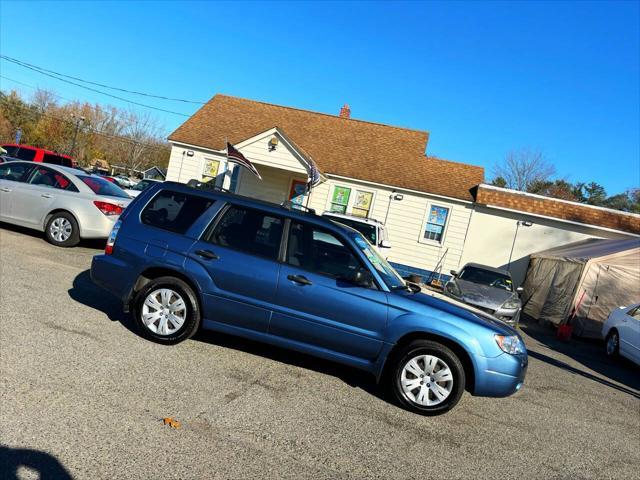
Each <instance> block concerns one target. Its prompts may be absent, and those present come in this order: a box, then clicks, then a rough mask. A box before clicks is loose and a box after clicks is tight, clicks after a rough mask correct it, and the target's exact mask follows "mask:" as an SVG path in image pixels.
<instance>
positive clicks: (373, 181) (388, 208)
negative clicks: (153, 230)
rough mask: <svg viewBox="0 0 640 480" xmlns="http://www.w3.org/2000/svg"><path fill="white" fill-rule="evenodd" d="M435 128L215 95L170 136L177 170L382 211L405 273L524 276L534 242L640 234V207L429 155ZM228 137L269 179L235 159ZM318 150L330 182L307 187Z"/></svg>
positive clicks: (266, 193)
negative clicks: (536, 195) (597, 201)
mask: <svg viewBox="0 0 640 480" xmlns="http://www.w3.org/2000/svg"><path fill="white" fill-rule="evenodd" d="M428 139H429V134H428V133H427V132H424V131H418V130H411V129H406V128H399V127H393V126H388V125H382V124H379V123H372V122H366V121H362V120H355V119H352V118H350V111H349V108H348V107H347V106H346V105H345V107H343V108H342V110H341V111H340V114H339V115H327V114H323V113H316V112H310V111H305V110H300V109H295V108H289V107H282V106H277V105H272V104H267V103H262V102H256V101H252V100H246V99H241V98H236V97H229V96H225V95H216V96H214V97H213V98H212V99H211V100H210V101H209V102H208V103H207V104H206V105H204V106H203V107H202V108H201V109H200V110H199V111H197V112H196V113H195V114H194V115H193V116H192V117H191V118H189V119H188V120H187V121H186V122H185V123H184V124H183V125H181V126H180V127H179V128H178V129H177V130H176V131H175V132H173V133H172V134H171V135H170V137H169V142H170V143H171V145H172V149H171V157H170V161H169V168H168V172H167V180H173V181H179V182H187V181H189V180H191V179H197V180H199V181H211V182H215V184H216V185H218V186H220V187H223V188H226V189H228V190H231V191H233V192H236V193H238V194H241V195H246V196H250V197H255V198H259V199H263V200H268V201H272V202H276V203H281V202H283V201H285V200H292V201H294V202H297V203H301V204H303V205H305V206H308V207H309V208H313V209H315V210H316V211H317V212H318V213H321V212H324V211H327V210H332V211H339V212H343V213H349V214H353V215H360V216H365V217H370V218H375V219H377V220H380V221H382V222H384V223H385V224H386V226H387V230H388V232H389V237H390V238H389V239H390V241H391V244H392V248H390V249H388V250H387V251H385V254H386V256H387V257H388V259H389V261H391V262H392V263H393V264H394V265H395V266H396V267H397V268H398V270H400V271H401V273H404V274H406V273H417V274H420V275H423V276H425V277H427V278H429V277H431V275H432V272H434V271H438V272H442V273H444V274H448V273H449V271H450V270H457V269H459V268H460V267H461V266H462V265H463V264H464V263H466V262H467V261H476V262H479V263H486V264H489V265H493V266H507V265H510V267H511V269H512V270H513V273H514V276H515V278H516V283H518V284H519V283H520V281H521V280H522V278H523V277H524V272H525V271H526V263H527V261H528V254H529V253H532V252H534V251H538V250H541V249H545V248H549V247H550V246H555V245H560V244H564V243H568V242H572V241H575V240H579V239H581V238H585V237H592V236H595V237H600V238H616V237H620V236H629V235H632V236H633V235H638V234H640V216H638V215H631V214H622V213H621V212H614V211H607V212H604V214H598V215H594V214H593V212H592V210H593V208H594V207H586V206H584V205H579V204H575V203H573V202H566V203H571V205H564V204H561V205H560V207H558V204H557V201H555V200H550V199H545V200H544V201H543V200H541V199H532V198H531V197H530V196H528V197H522V198H521V197H520V196H518V195H519V194H518V193H517V192H512V191H509V190H505V189H496V188H495V187H489V186H487V185H483V184H482V182H483V178H484V170H483V169H482V168H481V167H477V166H473V165H466V164H462V163H457V162H451V161H448V160H443V159H439V158H436V157H431V156H428V155H426V153H425V152H426V149H427V142H428ZM227 141H229V142H230V143H231V144H232V145H234V146H235V147H236V148H237V149H238V150H240V151H241V152H242V153H243V154H244V155H245V156H246V157H247V158H248V159H249V160H251V161H252V162H253V163H254V164H255V165H256V167H257V169H258V170H259V172H260V174H261V176H262V180H258V178H257V177H255V176H253V175H252V174H251V173H250V172H249V171H247V170H245V169H243V168H240V167H238V166H236V165H234V164H232V163H230V164H227V161H226V155H225V147H226V142H227ZM312 161H314V162H315V163H316V164H317V166H318V168H319V170H320V171H321V174H322V176H323V179H324V180H325V181H324V182H323V183H322V184H320V185H318V186H317V187H315V188H314V189H313V190H312V191H311V193H310V194H309V195H305V194H304V191H305V190H304V184H305V183H306V181H307V178H308V172H309V171H310V164H311V162H312ZM514 195H515V197H514ZM514 198H515V200H514ZM547 200H549V201H551V202H552V203H549V202H547ZM545 202H546V203H545ZM559 202H562V201H559ZM602 210H606V209H602ZM566 212H569V214H568V215H564V213H566ZM576 212H577V213H576ZM585 212H586V213H585ZM600 213H602V212H600ZM565 217H566V218H565ZM569 217H571V218H573V220H572V219H571V218H569ZM620 219H622V220H620ZM518 222H521V223H520V224H518ZM529 224H532V225H531V226H527V225H529ZM516 227H517V230H518V231H517V235H516V231H515V229H516ZM514 237H516V238H515V243H514ZM509 259H511V262H509Z"/></svg>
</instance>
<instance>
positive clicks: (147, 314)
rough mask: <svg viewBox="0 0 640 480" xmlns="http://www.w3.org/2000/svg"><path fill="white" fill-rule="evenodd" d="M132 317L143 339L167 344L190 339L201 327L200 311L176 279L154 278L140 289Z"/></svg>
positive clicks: (194, 299)
mask: <svg viewBox="0 0 640 480" xmlns="http://www.w3.org/2000/svg"><path fill="white" fill-rule="evenodd" d="M133 315H134V317H135V320H136V324H137V325H138V328H139V329H140V331H141V333H142V334H143V335H144V336H145V337H147V338H149V339H151V340H153V341H155V342H158V343H164V344H167V345H172V344H175V343H178V342H181V341H183V340H186V339H187V338H190V337H192V336H193V335H194V334H195V333H196V332H197V331H198V328H199V326H200V308H199V306H198V300H197V299H196V296H195V293H194V292H193V289H192V288H191V287H190V286H189V285H188V284H187V283H186V282H184V281H182V280H180V279H179V278H175V277H159V278H156V279H153V280H151V281H149V282H148V283H147V284H146V285H145V286H144V287H143V288H142V289H140V291H139V292H138V293H137V294H136V296H135V300H134V309H133Z"/></svg>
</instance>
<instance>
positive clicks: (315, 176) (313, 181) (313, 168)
mask: <svg viewBox="0 0 640 480" xmlns="http://www.w3.org/2000/svg"><path fill="white" fill-rule="evenodd" d="M309 160H310V162H309V181H308V182H307V192H310V191H311V189H312V188H313V187H315V186H316V185H318V184H319V183H321V182H322V177H321V176H320V171H319V170H318V166H317V165H316V162H314V161H313V159H312V158H310V159H309Z"/></svg>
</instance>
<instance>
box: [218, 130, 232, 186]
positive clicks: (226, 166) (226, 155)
mask: <svg viewBox="0 0 640 480" xmlns="http://www.w3.org/2000/svg"><path fill="white" fill-rule="evenodd" d="M227 145H229V140H227V137H224V151H225V152H226V154H225V157H226V158H227V161H226V162H225V163H224V174H223V175H222V185H221V186H220V190H224V181H225V179H226V178H227V172H228V171H229V148H228V147H227ZM229 186H231V181H229Z"/></svg>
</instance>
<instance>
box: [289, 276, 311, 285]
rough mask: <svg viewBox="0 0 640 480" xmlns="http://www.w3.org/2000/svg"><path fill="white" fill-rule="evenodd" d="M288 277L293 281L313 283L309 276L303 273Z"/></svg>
mask: <svg viewBox="0 0 640 480" xmlns="http://www.w3.org/2000/svg"><path fill="white" fill-rule="evenodd" d="M287 278H288V279H289V280H291V281H292V282H296V283H299V284H301V285H311V283H312V282H311V280H309V279H308V278H307V277H304V276H302V275H287Z"/></svg>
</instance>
